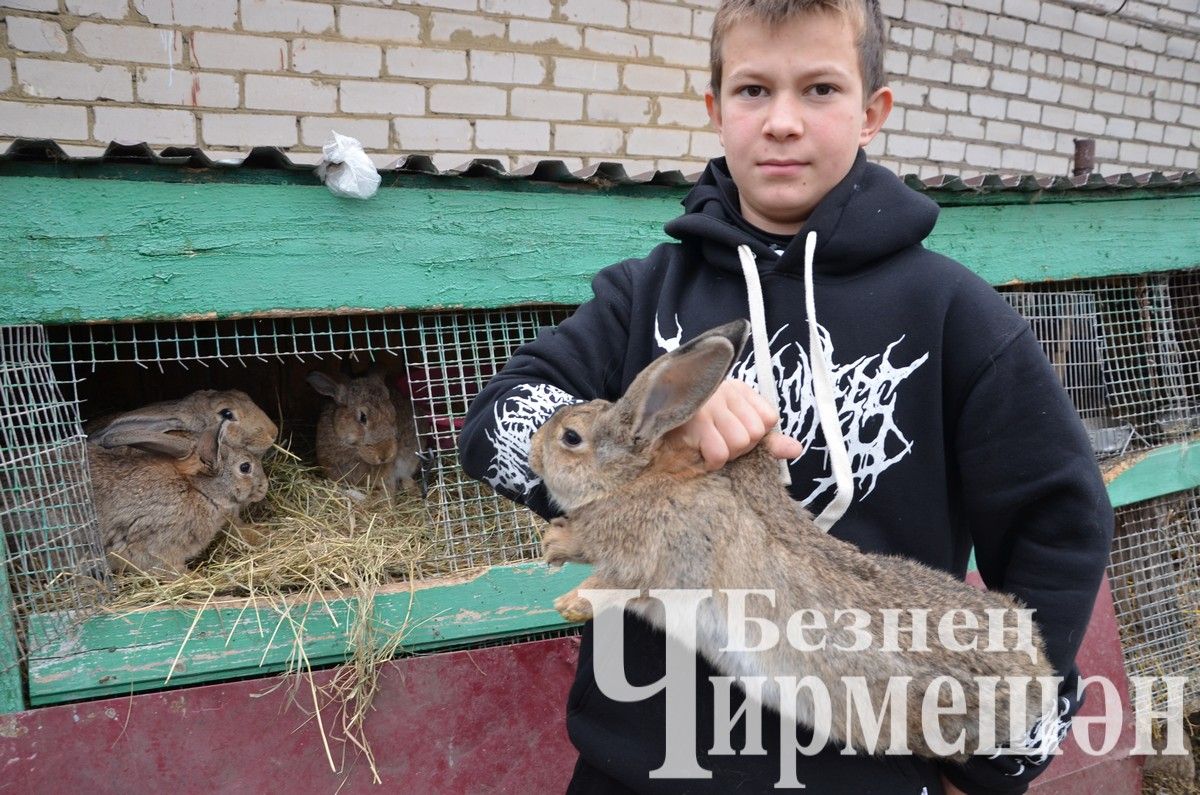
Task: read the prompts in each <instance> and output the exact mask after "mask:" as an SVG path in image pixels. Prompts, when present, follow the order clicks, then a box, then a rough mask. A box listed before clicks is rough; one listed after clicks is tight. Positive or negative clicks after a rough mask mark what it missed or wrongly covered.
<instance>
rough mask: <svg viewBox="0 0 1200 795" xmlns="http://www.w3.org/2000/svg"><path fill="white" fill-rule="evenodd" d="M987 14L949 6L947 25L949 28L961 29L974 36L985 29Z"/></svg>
mask: <svg viewBox="0 0 1200 795" xmlns="http://www.w3.org/2000/svg"><path fill="white" fill-rule="evenodd" d="M987 21H988V17H987V14H981V13H979V12H978V11H971V10H970V9H967V8H951V9H950V12H949V16H948V22H947V25H948V27H949V28H950V30H961V31H964V32H966V33H971V34H974V35H976V36H978V35H982V34H983V33H984V32H986V31H987Z"/></svg>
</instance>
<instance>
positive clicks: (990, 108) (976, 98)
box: [968, 94, 1007, 119]
mask: <svg viewBox="0 0 1200 795" xmlns="http://www.w3.org/2000/svg"><path fill="white" fill-rule="evenodd" d="M968 104H969V106H970V110H971V113H972V114H973V115H975V116H979V117H981V118H985V119H1003V118H1004V117H1005V115H1006V114H1005V112H1004V111H1005V105H1006V104H1007V103H1006V102H1005V100H1004V99H1002V98H1000V97H991V96H988V95H987V94H973V95H972V96H971V99H970V102H969V103H968Z"/></svg>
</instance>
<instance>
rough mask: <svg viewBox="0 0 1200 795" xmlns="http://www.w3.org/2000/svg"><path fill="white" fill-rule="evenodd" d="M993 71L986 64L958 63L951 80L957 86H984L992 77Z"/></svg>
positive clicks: (955, 65)
mask: <svg viewBox="0 0 1200 795" xmlns="http://www.w3.org/2000/svg"><path fill="white" fill-rule="evenodd" d="M991 75H992V72H991V70H990V69H988V68H987V67H986V66H976V65H974V64H966V63H956V64H954V69H953V71H952V73H951V78H950V82H952V83H953V84H954V85H956V86H967V87H970V88H983V87H984V86H986V85H987V84H988V81H989V80H990V79H991Z"/></svg>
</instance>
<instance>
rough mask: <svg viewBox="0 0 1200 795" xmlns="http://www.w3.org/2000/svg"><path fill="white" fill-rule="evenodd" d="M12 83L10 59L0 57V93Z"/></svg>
mask: <svg viewBox="0 0 1200 795" xmlns="http://www.w3.org/2000/svg"><path fill="white" fill-rule="evenodd" d="M12 84H13V78H12V61H10V60H8V59H7V58H0V93H3V92H5V91H8V90H9V89H10V88H12Z"/></svg>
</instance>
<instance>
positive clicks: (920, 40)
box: [912, 28, 933, 53]
mask: <svg viewBox="0 0 1200 795" xmlns="http://www.w3.org/2000/svg"><path fill="white" fill-rule="evenodd" d="M912 46H913V49H915V50H919V51H920V52H925V53H927V52H929V51H930V50H932V49H933V31H932V30H929V29H928V28H913V43H912Z"/></svg>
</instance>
